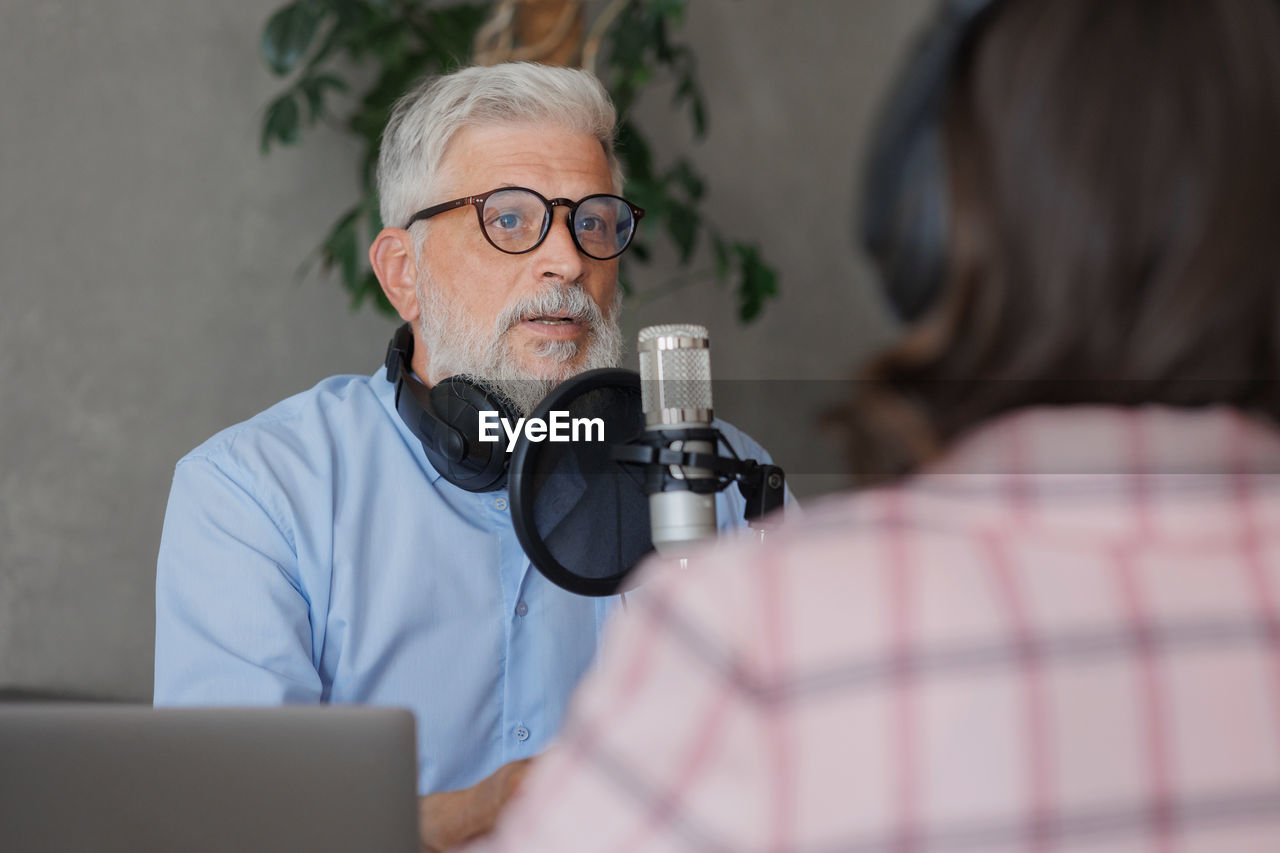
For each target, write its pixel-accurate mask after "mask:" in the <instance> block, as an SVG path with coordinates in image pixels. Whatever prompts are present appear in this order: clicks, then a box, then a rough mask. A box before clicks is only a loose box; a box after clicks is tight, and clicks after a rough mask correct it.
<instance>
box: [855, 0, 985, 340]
mask: <svg viewBox="0 0 1280 853" xmlns="http://www.w3.org/2000/svg"><path fill="white" fill-rule="evenodd" d="M999 2H1001V0H943V2H942V5H941V7H940V8H939V10H938V13H937V17H936V19H935V20H934V22H933V23H932V25H931V26H930V27H929V28H928V29H927V30H926V31H925V32H924V33H923V35H922V36H921V38H920V40H919V42H918V43H917V45H916V47H915V49H914V52H913V54H912V56H911V59H910V61H909V62H908V63H907V64H906V66H905V67H904V68H903V70H902V71H900V72H899V78H898V80H897V82H896V83H895V85H894V87H893V89H892V90H891V92H890V95H889V98H888V100H887V101H886V102H885V106H884V107H883V108H882V113H881V116H880V120H879V124H878V126H877V129H876V131H875V135H874V136H873V137H872V141H871V148H870V156H869V157H868V158H867V163H866V172H865V174H864V175H863V188H864V189H863V194H862V210H861V217H860V219H861V223H862V244H863V246H864V247H865V248H866V250H867V251H868V252H869V253H870V255H871V257H872V259H873V260H874V261H875V262H876V265H877V267H878V268H879V271H880V275H881V279H882V281H883V285H884V288H885V294H886V296H887V297H888V300H889V304H890V306H892V308H893V311H894V313H895V314H896V315H897V316H898V319H900V320H902V321H903V322H906V323H911V322H914V321H915V320H918V319H920V318H921V317H922V316H924V314H925V313H926V312H927V311H928V310H929V309H930V308H931V307H933V305H934V303H935V302H936V301H937V298H938V295H939V293H940V292H941V291H942V287H943V283H944V280H945V278H946V269H947V250H948V245H947V243H948V232H949V229H950V218H951V212H950V211H951V202H950V198H949V197H948V186H949V185H948V179H947V168H946V152H945V151H944V150H943V140H942V112H943V108H944V106H945V103H946V97H947V89H948V86H949V84H950V82H951V75H952V71H953V69H954V67H955V63H956V60H957V58H958V57H959V54H960V52H961V50H962V49H963V48H964V47H965V45H966V44H968V42H969V41H970V39H971V38H973V36H974V34H975V32H976V31H977V29H978V28H979V26H981V24H982V23H983V22H984V21H985V20H986V19H987V16H988V13H989V12H990V11H991V10H992V8H993V7H994V6H996V5H997V3H999Z"/></svg>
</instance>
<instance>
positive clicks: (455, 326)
mask: <svg viewBox="0 0 1280 853" xmlns="http://www.w3.org/2000/svg"><path fill="white" fill-rule="evenodd" d="M503 186H519V187H527V188H529V189H532V190H536V191H537V192H539V193H541V194H542V195H543V196H545V197H546V198H560V197H562V198H569V199H574V200H577V199H580V198H582V197H583V196H587V195H591V194H593V193H608V192H612V191H613V186H612V181H611V179H610V175H609V166H608V163H607V161H606V159H605V156H604V151H603V150H602V149H601V147H600V143H599V142H598V141H597V140H596V139H595V138H594V137H593V136H591V135H589V134H580V133H574V132H570V131H567V130H563V129H560V128H557V127H551V126H534V125H527V124H502V125H488V126H482V127H468V128H464V129H463V130H461V131H459V132H458V134H457V135H456V136H454V138H453V140H452V141H451V142H450V144H449V148H448V149H447V151H446V153H445V157H444V161H443V163H442V169H441V175H440V181H439V183H438V190H437V191H436V192H435V193H434V194H433V195H434V196H435V197H433V198H432V199H429V200H428V202H429V203H430V204H435V203H438V202H442V201H448V200H450V199H454V198H461V197H465V196H468V195H478V194H480V193H483V192H487V191H489V190H492V189H496V188H498V187H503ZM567 213H568V212H567V211H566V210H565V209H564V208H556V209H555V211H554V214H555V215H554V221H553V223H552V225H551V230H550V232H549V233H548V234H547V237H546V239H545V240H544V241H543V243H542V244H541V245H540V246H538V248H536V249H534V250H533V251H531V252H526V253H525V254H521V255H511V254H506V253H504V252H501V251H499V250H498V249H496V248H494V247H493V246H492V245H490V244H489V242H488V241H487V240H486V239H485V237H484V234H483V232H482V231H481V228H480V223H479V222H478V220H477V218H476V213H475V209H474V208H473V207H471V206H465V207H461V208H459V209H458V210H456V211H449V212H448V213H444V214H440V215H438V216H436V217H434V218H432V219H431V220H430V222H429V223H427V233H426V237H425V240H424V241H423V243H422V246H423V250H422V256H421V257H420V258H419V259H418V260H419V263H418V269H419V276H418V286H417V291H418V302H419V307H420V309H421V312H422V321H421V324H420V333H421V336H422V339H423V344H424V347H425V350H426V353H425V354H426V358H427V371H428V375H427V376H426V377H425V378H426V379H427V380H428V381H429V382H432V383H434V382H438V381H439V380H441V379H443V378H444V377H446V376H453V375H458V374H467V375H471V376H475V377H478V378H483V379H486V380H491V381H493V384H495V385H496V386H497V387H498V390H500V391H503V393H506V394H507V396H508V397H511V398H512V399H513V402H515V403H516V404H517V405H518V406H520V407H521V408H524V409H526V410H527V409H528V408H531V407H532V404H535V403H536V402H537V401H538V400H540V399H541V397H542V396H543V395H544V394H545V393H546V391H547V390H549V389H550V387H551V386H554V385H555V384H556V383H558V382H561V381H563V380H565V379H567V378H568V377H570V376H573V375H574V374H577V373H580V372H581V371H583V370H587V369H590V368H593V367H605V366H614V365H616V364H617V361H618V350H619V349H620V341H619V334H618V327H617V313H618V312H617V301H616V296H617V293H618V287H617V281H618V260H617V259H616V258H615V259H613V260H609V261H598V260H595V259H594V258H590V257H587V256H586V255H584V254H582V253H581V252H579V251H578V248H577V246H575V245H574V243H573V239H572V237H571V236H570V234H569V227H568V225H567V222H566V218H567ZM419 227H422V226H419ZM503 380H507V382H504V381H503ZM511 380H514V382H512V381H511ZM522 380H523V381H522ZM527 380H537V381H535V382H529V381H527Z"/></svg>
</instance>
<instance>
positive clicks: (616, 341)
mask: <svg viewBox="0 0 1280 853" xmlns="http://www.w3.org/2000/svg"><path fill="white" fill-rule="evenodd" d="M419 269H421V270H422V273H421V274H420V275H419V276H418V280H417V282H416V285H415V291H416V293H417V297H418V309H419V322H418V333H419V335H420V336H421V338H422V342H423V345H424V346H425V347H426V352H427V360H428V365H429V373H430V376H427V377H424V378H425V379H426V380H427V382H429V383H430V384H433V385H434V384H435V383H437V382H439V381H440V380H441V379H444V378H445V377H448V376H465V377H467V378H468V379H471V380H473V381H475V382H477V383H479V384H481V385H483V386H485V387H486V388H487V389H489V390H490V391H493V392H495V393H497V394H498V395H499V396H501V397H502V398H503V399H504V401H505V402H507V403H508V404H509V405H510V406H511V407H512V408H513V409H515V410H516V412H517V413H519V414H520V415H522V416H527V415H528V414H529V413H530V412H532V411H533V410H534V408H536V407H537V405H538V404H539V403H541V402H542V400H543V398H544V397H546V396H547V394H548V393H549V392H550V391H551V389H552V388H555V387H556V386H557V385H559V384H560V383H561V382H563V381H565V380H566V379H568V378H569V377H571V376H576V375H577V374H579V373H582V372H584V371H587V370H593V369H595V368H599V367H617V366H618V364H619V362H620V361H621V358H622V331H621V329H620V328H619V326H618V314H619V313H620V311H619V309H620V308H621V304H622V290H621V288H618V289H617V290H615V292H614V299H613V304H612V305H610V306H609V310H608V313H607V315H606V314H605V313H604V312H601V310H600V308H599V306H597V305H596V303H595V301H594V300H592V299H591V297H589V296H587V294H586V293H585V292H584V291H583V289H582V288H581V287H580V286H577V285H574V286H568V287H566V286H565V285H563V284H558V283H556V284H548V285H547V286H546V287H545V288H543V289H541V290H539V291H538V292H537V293H534V294H531V295H530V296H527V297H525V298H524V299H521V300H519V301H518V302H515V303H513V304H511V305H509V306H507V307H506V308H505V309H504V310H503V311H502V313H501V314H499V315H498V317H497V319H496V320H495V321H494V324H493V327H492V328H491V329H484V328H482V327H481V326H480V325H479V324H478V323H476V322H474V321H473V319H472V318H471V317H470V316H469V315H468V313H467V312H466V310H465V309H464V308H463V307H462V306H461V305H458V304H457V303H450V302H449V301H448V300H445V299H443V298H441V295H440V292H439V288H437V287H434V286H433V285H432V282H431V277H430V274H429V273H428V272H427V271H426V269H425V268H424V267H422V266H420V267H419ZM548 315H550V316H557V317H572V318H574V319H575V320H577V321H578V322H581V323H582V324H583V325H584V326H585V327H586V330H587V339H586V342H585V351H583V352H581V353H580V350H583V349H584V345H580V344H579V343H578V342H577V341H556V340H546V341H541V342H539V343H538V344H536V346H534V347H533V348H532V349H531V350H526V351H525V352H524V353H520V352H517V351H516V349H515V343H514V341H513V340H512V338H511V336H510V334H509V333H510V332H511V331H512V330H513V329H514V328H515V327H516V326H517V325H518V324H519V323H520V322H521V321H523V320H524V319H526V318H527V317H533V316H548ZM530 352H531V353H532V354H533V355H534V356H536V357H537V358H538V359H539V360H540V361H541V363H540V364H539V365H538V366H537V367H536V368H535V369H533V370H522V369H521V367H520V365H521V363H522V358H521V356H522V355H524V356H525V357H527V356H528V354H529V353H530Z"/></svg>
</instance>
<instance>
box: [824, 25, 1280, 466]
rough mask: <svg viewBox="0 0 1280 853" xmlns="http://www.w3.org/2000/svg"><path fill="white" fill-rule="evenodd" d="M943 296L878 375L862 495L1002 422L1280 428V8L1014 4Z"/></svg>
mask: <svg viewBox="0 0 1280 853" xmlns="http://www.w3.org/2000/svg"><path fill="white" fill-rule="evenodd" d="M944 136H945V139H946V155H947V162H948V169H949V173H950V187H949V188H950V191H951V199H952V205H953V207H952V214H953V216H952V221H953V226H952V233H951V245H950V252H949V259H948V276H947V283H946V287H945V295H944V296H943V298H942V299H941V300H940V303H939V304H938V305H937V306H935V307H934V309H933V310H932V312H931V313H930V314H929V315H928V316H926V318H925V319H924V320H922V321H921V322H920V323H919V324H917V325H916V326H914V327H913V328H911V329H909V330H907V332H906V333H905V335H904V336H903V337H902V338H901V339H900V340H899V341H898V342H897V343H896V344H894V345H893V346H891V347H890V348H889V349H888V350H887V351H885V352H883V353H881V354H880V355H879V356H878V357H876V358H875V359H873V360H872V361H871V363H870V364H869V365H868V366H867V367H866V369H865V370H864V371H863V373H862V374H861V381H859V382H858V383H857V385H858V392H857V396H856V398H855V400H854V401H853V403H852V404H851V405H850V406H849V407H848V409H847V410H845V411H844V412H843V413H842V415H841V416H840V418H839V421H840V423H841V424H842V425H843V426H844V427H846V430H845V432H846V434H847V435H848V437H849V443H850V450H851V454H852V458H853V462H854V468H855V471H856V473H857V474H858V476H859V479H861V480H862V481H864V482H867V481H876V480H883V479H886V478H892V477H895V476H898V475H901V474H904V473H907V472H910V471H912V470H914V469H916V468H917V467H919V466H920V465H921V464H923V463H925V462H927V461H929V460H930V459H931V458H933V457H935V456H937V455H938V454H940V453H941V452H942V451H944V450H945V449H946V448H947V447H948V446H949V445H950V444H951V443H953V442H954V441H955V440H956V439H957V438H958V437H960V436H961V435H962V434H963V433H965V432H966V431H968V430H969V429H971V428H973V427H974V426H976V425H978V424H980V423H982V422H983V421H986V420H988V419H990V418H992V417H994V416H996V415H999V414H1001V413H1003V412H1007V411H1010V410H1012V409H1016V408H1021V407H1025V406H1034V405H1067V404H1078V403H1092V404H1110V405H1121V406H1136V405H1143V404H1164V405H1170V406H1184V407H1191V406H1207V405H1214V404H1223V405H1229V406H1234V407H1237V408H1240V409H1243V410H1248V411H1253V412H1257V413H1261V414H1264V415H1266V416H1268V417H1271V418H1272V419H1280V382H1277V379H1278V378H1280V370H1278V369H1277V366H1278V365H1280V288H1278V287H1277V283H1280V2H1278V0H1059V2H1053V0H1049V2H1035V1H1034V0H1004V2H1002V3H1000V4H999V5H997V7H996V9H995V10H994V12H993V14H992V15H991V17H990V19H989V20H988V21H986V22H985V23H984V24H983V28H982V30H981V32H980V33H979V34H978V35H977V37H976V38H975V39H974V40H973V41H972V42H971V43H970V45H969V46H968V47H967V49H966V50H965V51H964V52H963V54H962V56H961V58H960V62H959V66H958V69H957V73H956V74H955V76H954V78H953V82H952V84H951V88H950V90H949V94H948V102H947V109H946V114H945V121H944Z"/></svg>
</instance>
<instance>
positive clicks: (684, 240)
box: [667, 203, 702, 265]
mask: <svg viewBox="0 0 1280 853" xmlns="http://www.w3.org/2000/svg"><path fill="white" fill-rule="evenodd" d="M701 226H702V217H701V216H699V215H698V211H696V210H694V209H693V208H691V207H689V206H688V205H686V204H679V203H675V204H672V205H671V207H670V209H669V210H668V213H667V234H669V235H670V236H671V241H672V242H673V243H675V244H676V247H677V248H678V249H679V250H680V263H681V264H682V265H683V264H687V263H689V259H690V258H692V257H693V250H694V249H695V248H696V247H697V245H698V231H699V229H700V228H701Z"/></svg>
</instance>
